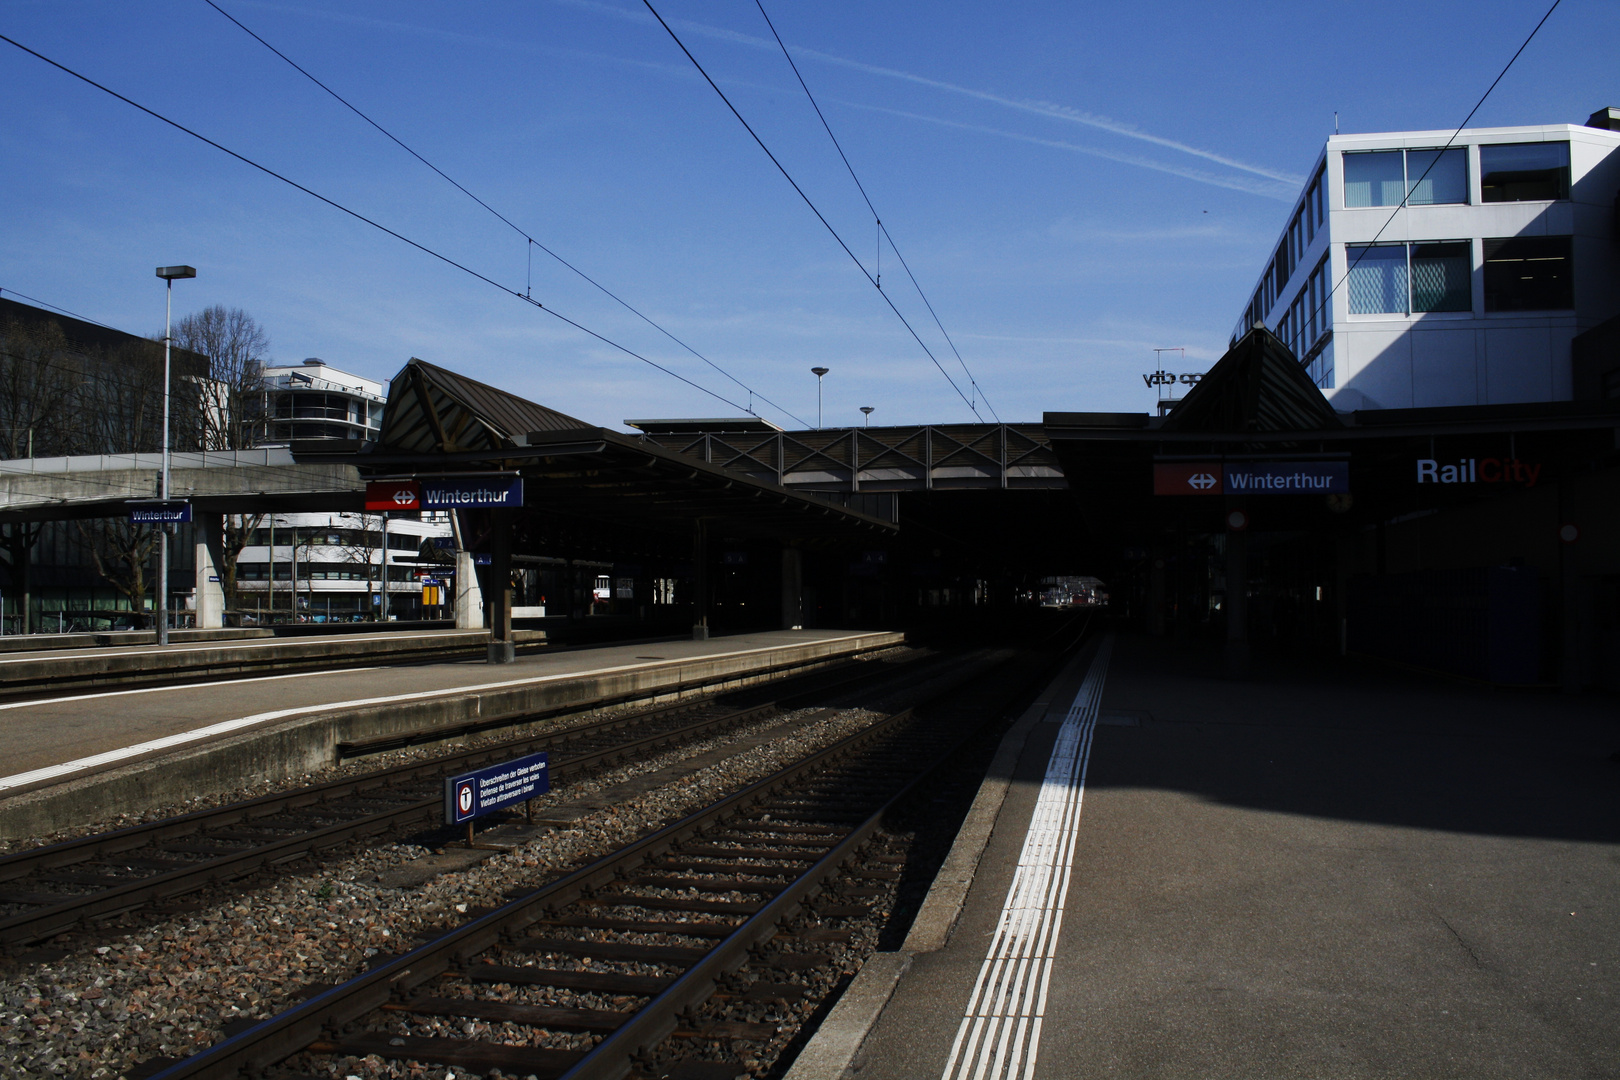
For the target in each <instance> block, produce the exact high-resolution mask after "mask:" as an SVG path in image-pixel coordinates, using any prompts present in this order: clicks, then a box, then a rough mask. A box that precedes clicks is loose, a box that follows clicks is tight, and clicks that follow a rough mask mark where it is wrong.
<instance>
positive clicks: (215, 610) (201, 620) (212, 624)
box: [192, 514, 225, 630]
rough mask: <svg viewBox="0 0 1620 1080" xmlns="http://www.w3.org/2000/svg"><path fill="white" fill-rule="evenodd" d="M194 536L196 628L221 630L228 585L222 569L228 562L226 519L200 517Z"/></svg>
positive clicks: (209, 515)
mask: <svg viewBox="0 0 1620 1080" xmlns="http://www.w3.org/2000/svg"><path fill="white" fill-rule="evenodd" d="M194 520H195V524H194V525H193V527H192V534H193V535H194V536H195V537H196V541H197V557H196V564H197V629H199V630H218V629H221V628H222V627H224V625H225V585H224V583H223V582H222V581H220V577H221V575H220V572H219V567H220V565H221V564H222V563H223V562H224V561H225V558H224V555H225V550H224V544H225V519H224V518H223V517H222V516H220V515H219V514H199V515H197V517H196V518H195V519H194Z"/></svg>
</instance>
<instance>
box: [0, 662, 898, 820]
mask: <svg viewBox="0 0 1620 1080" xmlns="http://www.w3.org/2000/svg"><path fill="white" fill-rule="evenodd" d="M904 640H905V638H904V635H903V634H898V633H888V632H868V633H854V632H850V631H829V630H781V631H770V632H760V633H749V634H736V635H731V636H728V637H718V638H711V639H709V640H707V641H692V640H686V639H682V640H665V641H657V642H652V643H649V642H638V643H628V644H616V645H608V646H598V647H591V648H579V649H574V650H570V651H562V652H550V651H541V652H537V653H534V654H520V655H519V656H518V658H517V659H516V661H515V662H513V663H511V664H503V665H499V666H491V665H488V664H486V663H483V662H474V661H465V660H462V661H436V662H428V663H417V664H408V665H400V664H390V665H382V664H373V665H371V666H365V665H364V664H362V665H361V666H345V667H342V668H335V669H323V670H318V671H307V672H296V673H289V674H275V675H256V676H252V677H247V678H239V679H215V680H212V681H198V682H190V683H178V684H172V685H164V686H152V687H135V688H115V689H108V690H96V691H90V692H68V693H63V694H60V695H56V696H52V697H45V698H38V699H34V700H27V701H17V702H7V703H0V725H3V726H4V730H5V732H6V739H5V745H6V757H5V763H4V769H5V774H4V775H0V837H6V838H16V837H25V836H30V835H39V834H41V833H45V832H50V831H52V830H54V829H59V828H64V827H69V826H71V825H74V824H79V823H82V822H86V821H99V820H105V819H107V818H109V817H111V816H113V815H115V814H121V813H132V812H139V811H141V810H144V809H146V808H148V807H150V806H153V805H165V804H171V803H174V802H178V801H184V800H185V799H187V798H191V797H193V796H196V795H201V794H210V793H213V792H215V791H224V790H232V789H235V788H237V787H240V786H242V785H245V784H249V783H253V782H256V781H261V780H274V779H280V778H282V777H286V776H292V775H298V774H301V773H305V772H309V771H311V770H315V769H320V768H324V767H326V766H328V765H331V764H332V763H333V762H334V760H335V755H336V747H337V745H338V743H340V742H345V741H353V740H360V739H368V738H378V737H382V736H387V735H392V734H397V733H400V732H409V731H418V730H421V729H425V728H433V727H441V726H442V727H453V726H455V725H458V724H465V723H469V722H474V721H480V722H481V721H491V720H499V719H502V718H508V717H510V718H516V717H522V716H526V715H530V714H534V713H537V712H543V711H546V710H554V709H557V708H561V707H567V706H573V705H579V706H581V707H585V708H588V707H592V706H593V705H594V704H595V703H599V702H604V701H611V700H616V699H624V698H627V697H631V696H638V695H639V696H649V695H652V696H659V697H667V696H670V695H677V694H682V693H690V692H697V691H699V690H704V689H714V688H717V687H720V686H724V685H735V684H738V683H740V682H743V681H747V680H751V679H756V678H763V677H766V676H767V675H769V674H772V673H778V672H784V671H790V670H802V669H807V668H809V667H813V666H815V665H818V664H822V663H827V662H830V661H833V660H837V659H839V658H842V657H846V656H851V655H854V654H857V653H861V652H866V651H870V650H874V649H882V648H889V647H892V646H895V645H899V644H902V643H903V642H904ZM171 648H172V649H176V650H181V651H183V650H184V649H186V648H189V646H173V647H171Z"/></svg>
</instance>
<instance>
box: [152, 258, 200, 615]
mask: <svg viewBox="0 0 1620 1080" xmlns="http://www.w3.org/2000/svg"><path fill="white" fill-rule="evenodd" d="M157 276H158V277H160V278H162V279H163V283H164V284H163V288H164V301H163V479H162V480H161V481H160V482H159V485H158V498H159V499H161V500H162V501H164V502H168V501H169V347H170V326H171V324H172V323H173V321H174V281H175V279H176V278H194V277H196V276H197V270H196V268H195V267H191V266H160V267H158V268H157ZM161 528H162V530H163V531H162V532H160V533H158V597H157V601H158V602H157V641H158V644H159V645H167V644H168V643H169V530H170V529H171V528H173V526H172V525H169V524H168V523H164V524H163V525H162V526H161Z"/></svg>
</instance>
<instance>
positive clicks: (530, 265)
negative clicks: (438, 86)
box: [203, 0, 810, 427]
mask: <svg viewBox="0 0 1620 1080" xmlns="http://www.w3.org/2000/svg"><path fill="white" fill-rule="evenodd" d="M203 2H204V3H206V4H207V5H208V6H209V7H211V8H213V9H214V10H215V11H217V12H219V13H220V14H221V15H223V16H225V18H227V19H229V20H230V21H231V22H233V23H235V24H236V25H237V26H238V27H240V28H241V30H242V32H243V33H245V34H247V35H248V36H249V37H251V38H252V39H253V40H254V41H257V42H258V43H259V44H260V45H263V46H264V47H265V48H266V49H269V50H270V51H271V52H273V53H275V54H276V55H277V56H279V57H280V58H281V59H283V60H285V61H286V62H287V63H288V64H289V65H291V66H292V68H293V69H294V70H295V71H297V72H298V73H299V74H300V75H302V76H304V77H305V78H306V79H308V80H309V81H310V82H312V83H314V84H315V85H316V86H318V87H320V88H321V89H322V90H324V91H326V93H327V94H329V95H331V97H332V98H333V99H335V100H336V101H337V102H338V103H339V104H341V105H342V106H343V107H344V108H346V109H348V110H349V111H350V112H352V113H354V115H356V116H358V117H359V118H360V119H362V120H364V121H365V122H366V123H368V124H370V125H371V126H372V127H374V128H376V129H377V130H378V131H379V132H381V133H382V134H383V135H384V136H385V137H387V138H388V139H389V140H390V141H391V142H393V143H394V145H396V146H398V147H399V148H400V149H401V150H404V151H405V152H406V153H407V154H409V155H411V157H413V158H415V159H416V160H417V161H420V162H421V163H422V164H423V165H426V166H427V167H428V168H429V169H432V170H433V171H434V172H435V173H437V174H438V175H439V176H440V177H442V178H443V179H444V180H445V182H446V183H448V184H450V185H451V186H452V187H454V188H455V189H456V190H457V191H459V192H461V193H462V194H463V195H465V196H467V198H469V199H471V200H472V201H473V202H475V203H477V204H478V205H479V206H481V207H483V208H484V209H485V210H488V211H489V212H490V213H491V214H493V215H495V217H497V218H499V219H500V220H501V221H502V222H504V223H505V224H506V225H507V226H508V227H509V228H510V229H511V230H512V231H513V232H515V233H517V234H518V235H519V236H521V237H523V239H524V241H525V252H526V255H527V270H526V272H527V281H526V283H525V288H524V291H523V296H524V298H525V299H532V296H531V293H532V290H533V287H534V254H533V253H534V249H535V248H539V249H540V250H541V251H543V252H545V253H546V254H547V255H550V256H551V257H552V258H553V259H555V260H557V262H559V263H561V264H562V265H563V266H565V267H567V268H568V269H569V270H570V271H572V272H573V273H574V274H576V275H578V276H579V277H580V278H582V279H584V280H585V281H586V282H588V283H590V284H591V285H592V286H593V287H595V288H596V289H597V290H598V291H600V292H601V293H602V294H603V295H605V296H607V297H608V298H609V299H611V300H613V302H614V303H616V304H618V305H619V306H620V307H622V308H624V309H625V310H626V311H628V312H630V313H631V314H632V315H634V316H635V317H636V318H638V319H640V320H641V321H642V322H644V323H646V324H647V325H648V326H650V327H652V328H653V329H654V330H657V331H658V332H659V333H660V334H663V335H664V336H665V337H667V338H669V340H671V341H673V342H674V343H675V344H677V345H679V346H680V347H681V348H683V349H685V350H686V351H687V352H689V353H691V354H692V355H693V356H695V357H697V358H698V359H699V360H701V361H703V362H704V363H705V364H707V365H709V367H711V368H713V369H714V370H715V371H717V372H719V373H720V374H721V375H723V376H725V377H726V378H727V379H730V380H731V381H732V382H734V383H736V384H737V386H738V387H740V388H741V389H743V390H746V391H747V392H748V395H749V398H750V399H752V398H755V397H757V398H759V399H760V400H761V401H763V402H765V403H766V404H767V405H769V406H770V407H771V408H773V409H775V410H776V411H777V412H779V413H781V414H782V415H784V416H787V417H790V418H792V419H793V420H794V421H795V422H797V423H799V424H801V425H803V426H804V427H809V426H810V425H809V424H807V423H805V421H804V420H802V419H800V418H799V417H798V416H795V415H794V414H793V413H792V412H791V411H790V410H788V409H786V408H784V407H782V406H781V405H778V404H777V403H776V402H774V401H772V400H771V399H770V398H768V397H766V396H765V395H764V394H762V393H760V392H759V391H758V390H755V389H754V388H753V387H751V386H749V385H748V384H747V383H745V382H743V381H742V380H741V379H739V378H737V377H736V376H735V375H733V374H731V372H729V371H727V370H726V369H725V368H723V367H721V366H720V365H719V364H717V363H715V362H714V361H713V360H710V359H709V358H708V357H707V356H705V355H703V354H702V353H701V352H699V351H698V350H696V349H694V348H693V347H692V346H691V345H688V344H687V343H686V342H685V341H683V340H681V339H680V338H678V337H676V336H675V335H674V334H673V333H671V332H670V331H669V330H667V329H665V328H664V327H663V326H662V325H660V324H659V323H658V322H656V321H655V320H653V319H652V318H651V317H650V316H648V315H646V314H645V313H643V312H642V311H641V310H640V309H639V308H637V307H635V306H634V305H633V304H631V303H630V302H629V301H627V300H625V299H624V298H623V297H621V296H619V295H618V294H617V293H615V292H614V291H613V290H611V289H609V288H608V287H607V286H606V285H603V284H602V283H601V282H600V281H597V280H596V279H595V278H593V277H591V275H589V274H587V273H586V272H585V271H583V270H581V269H580V268H579V267H577V266H575V265H574V264H573V263H571V262H569V261H568V260H567V259H565V258H563V257H562V256H561V255H559V254H557V253H556V252H555V251H553V250H551V248H549V247H547V246H546V245H545V244H543V243H541V242H540V241H539V240H536V239H535V238H534V237H533V236H531V235H529V233H528V232H527V231H525V230H524V229H523V227H522V226H520V225H518V224H517V223H516V222H514V221H513V220H512V219H511V218H509V217H507V216H506V215H505V214H503V213H501V212H500V211H499V210H497V209H495V208H494V207H493V206H491V205H490V204H489V203H487V202H485V201H484V200H483V199H481V198H479V197H478V196H477V195H474V194H473V193H472V192H471V191H469V190H468V189H467V188H466V187H464V186H463V185H462V184H461V183H460V181H458V180H456V179H455V178H454V177H452V176H451V175H450V174H449V173H446V172H445V171H444V170H443V169H441V168H439V167H438V166H437V165H435V164H433V162H431V161H429V160H428V159H427V158H425V157H423V156H422V155H421V154H419V153H417V152H416V150H414V149H412V148H411V147H410V146H408V145H406V144H405V142H404V141H403V140H402V139H400V138H399V137H398V136H396V135H395V134H394V133H393V132H391V131H389V130H388V129H387V128H385V127H383V126H382V125H381V124H379V123H378V122H377V121H376V120H373V119H372V118H371V117H370V116H369V115H368V114H366V113H365V112H364V111H362V110H361V109H360V108H359V106H357V105H355V104H354V103H353V102H351V101H350V100H349V99H348V98H346V97H344V96H343V95H342V94H339V93H338V92H337V91H336V90H334V89H332V88H331V87H330V86H328V85H326V84H325V83H324V82H322V81H321V80H320V79H318V78H316V77H315V76H314V75H313V74H311V73H310V72H309V71H308V70H307V69H305V68H304V67H303V66H302V65H301V64H299V63H298V62H297V61H296V60H294V59H293V58H292V57H290V56H288V55H287V54H286V53H284V52H282V51H281V50H280V49H278V48H276V47H275V46H274V45H272V44H270V43H269V42H268V41H266V40H265V39H264V38H262V37H260V36H259V35H258V34H257V33H255V32H254V31H253V30H252V29H251V28H250V27H248V26H247V25H246V24H244V23H243V22H242V21H241V20H240V19H238V18H237V17H236V16H234V15H232V14H231V13H230V12H228V11H226V10H225V9H224V8H222V7H220V6H219V5H218V4H217V3H215V2H214V0H203ZM748 412H749V413H750V415H752V414H753V409H752V407H750V408H749V410H748Z"/></svg>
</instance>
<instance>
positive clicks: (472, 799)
mask: <svg viewBox="0 0 1620 1080" xmlns="http://www.w3.org/2000/svg"><path fill="white" fill-rule="evenodd" d="M550 790H551V773H550V772H549V771H548V770H547V768H546V755H545V754H530V755H529V756H528V757H520V758H516V759H514V760H512V761H507V762H503V763H501V764H499V765H490V766H488V767H486V768H482V769H478V770H477V771H475V772H469V773H462V774H461V775H460V776H451V777H448V778H446V780H445V782H444V823H445V824H446V825H460V824H461V823H462V822H464V821H471V820H472V819H473V818H475V817H482V816H483V815H485V814H492V813H494V812H495V811H497V810H504V809H505V808H506V807H508V806H513V805H515V804H517V803H520V802H526V801H528V800H529V799H532V798H534V797H535V796H536V795H544V794H545V793H546V792H548V791H550Z"/></svg>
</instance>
